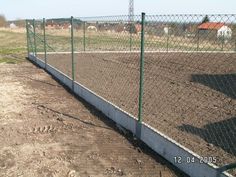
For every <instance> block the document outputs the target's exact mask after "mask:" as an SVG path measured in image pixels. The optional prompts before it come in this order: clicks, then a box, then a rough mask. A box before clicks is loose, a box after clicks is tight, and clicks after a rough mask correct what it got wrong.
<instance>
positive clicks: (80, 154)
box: [0, 62, 185, 177]
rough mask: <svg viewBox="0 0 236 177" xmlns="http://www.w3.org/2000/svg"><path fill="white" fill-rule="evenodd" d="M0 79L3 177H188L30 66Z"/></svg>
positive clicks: (7, 69)
mask: <svg viewBox="0 0 236 177" xmlns="http://www.w3.org/2000/svg"><path fill="white" fill-rule="evenodd" d="M0 76H1V77H0V83H1V84H0V142H1V143H0V176H22V177H25V176H26V177H28V176H29V177H32V176H40V177H41V176H47V177H53V176H60V177H61V176H67V177H76V176H77V177H80V176H82V177H83V176H85V177H89V176H90V177H92V176H142V177H143V176H144V177H146V176H155V177H156V176H158V177H159V176H160V177H172V176H173V177H174V176H181V177H182V176H185V175H184V174H182V173H180V172H179V171H178V170H176V169H174V168H173V167H172V166H171V165H169V164H168V163H167V162H166V161H165V160H163V159H162V158H161V157H159V156H157V155H156V154H154V153H153V152H152V151H151V150H150V149H148V148H147V147H146V146H145V145H143V144H142V143H140V142H139V141H137V140H135V139H134V138H133V137H132V136H131V135H130V134H129V133H127V134H125V135H124V134H121V133H120V132H119V131H118V129H117V128H116V126H115V125H114V123H113V122H111V121H109V120H108V119H106V118H105V117H104V116H103V115H102V114H100V113H99V112H98V111H96V110H95V109H94V108H92V107H91V106H90V105H88V104H86V103H85V102H84V101H83V100H79V101H78V100H77V99H76V98H75V97H74V96H72V95H71V94H70V93H69V92H67V91H66V90H65V89H64V88H63V87H62V86H61V85H59V84H58V83H57V82H56V81H54V80H53V79H52V78H51V77H50V76H49V75H48V74H47V73H45V72H44V71H43V70H41V69H39V68H37V67H35V66H33V65H32V64H31V63H29V62H23V63H21V64H14V65H13V64H0Z"/></svg>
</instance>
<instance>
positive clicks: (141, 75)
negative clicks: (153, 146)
mask: <svg viewBox="0 0 236 177" xmlns="http://www.w3.org/2000/svg"><path fill="white" fill-rule="evenodd" d="M144 25H145V13H142V30H141V53H140V80H139V111H138V123H142V109H143V75H144V35H145V34H144V33H145V31H144Z"/></svg>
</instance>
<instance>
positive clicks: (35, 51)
mask: <svg viewBox="0 0 236 177" xmlns="http://www.w3.org/2000/svg"><path fill="white" fill-rule="evenodd" d="M33 28H34V55H35V56H36V57H37V43H36V29H35V19H33Z"/></svg>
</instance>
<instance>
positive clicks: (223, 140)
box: [178, 117, 236, 156]
mask: <svg viewBox="0 0 236 177" xmlns="http://www.w3.org/2000/svg"><path fill="white" fill-rule="evenodd" d="M178 129H180V130H181V131H184V132H187V133H191V134H194V135H197V136H199V137H201V138H202V139H204V140H205V141H206V142H208V143H209V144H212V145H214V146H217V147H220V148H222V149H223V150H224V151H226V152H228V153H230V154H232V155H234V156H236V117H233V118H230V119H227V120H223V121H220V122H215V123H210V124H207V125H204V126H203V127H202V128H197V127H194V126H192V125H186V124H184V125H181V126H179V127H178Z"/></svg>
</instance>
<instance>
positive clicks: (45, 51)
mask: <svg viewBox="0 0 236 177" xmlns="http://www.w3.org/2000/svg"><path fill="white" fill-rule="evenodd" d="M45 21H46V20H45V18H43V45H44V62H45V69H46V68H47V46H46V29H45V26H46V24H45V23H46V22H45Z"/></svg>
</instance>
